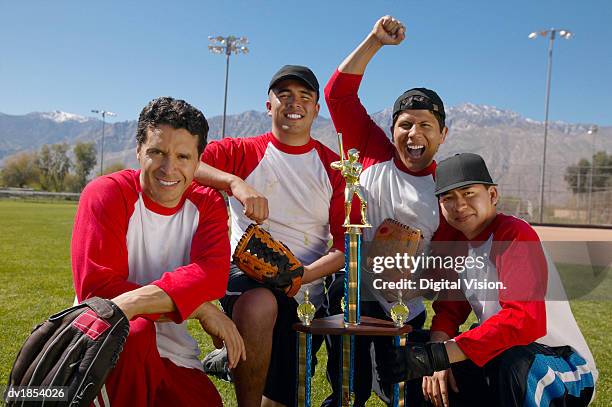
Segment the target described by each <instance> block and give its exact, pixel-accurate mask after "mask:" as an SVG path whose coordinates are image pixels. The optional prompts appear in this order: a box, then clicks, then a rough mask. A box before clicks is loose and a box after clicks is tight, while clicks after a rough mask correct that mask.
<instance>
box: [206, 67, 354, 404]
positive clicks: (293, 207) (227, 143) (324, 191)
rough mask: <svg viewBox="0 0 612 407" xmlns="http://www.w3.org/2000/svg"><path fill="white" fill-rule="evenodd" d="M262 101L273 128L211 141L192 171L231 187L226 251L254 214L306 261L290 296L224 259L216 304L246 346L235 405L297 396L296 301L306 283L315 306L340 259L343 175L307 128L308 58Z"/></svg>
mask: <svg viewBox="0 0 612 407" xmlns="http://www.w3.org/2000/svg"><path fill="white" fill-rule="evenodd" d="M266 110H267V112H268V115H269V116H270V117H271V121H272V129H271V131H270V132H267V133H264V134H261V135H258V136H254V137H245V138H229V137H226V138H224V139H222V140H219V141H213V142H211V143H209V144H208V146H207V147H206V149H205V151H204V153H203V154H202V157H201V161H202V162H201V163H200V168H199V169H198V171H197V172H196V180H197V181H198V182H201V183H203V184H205V185H208V186H213V187H215V188H217V189H220V190H225V191H229V192H231V194H229V195H230V197H229V207H230V212H231V222H232V224H231V239H230V240H231V245H232V251H233V250H235V247H236V245H237V244H238V241H239V240H240V238H241V236H242V235H243V234H244V232H245V230H246V229H247V227H248V226H249V225H250V224H251V223H252V221H253V220H254V221H256V222H258V223H263V227H264V228H265V229H266V230H267V231H268V232H270V234H271V235H272V236H273V237H274V238H275V239H277V240H280V241H281V242H283V243H284V244H286V245H287V247H288V248H289V249H290V250H291V251H292V252H293V253H294V254H295V256H296V257H297V258H298V259H299V260H300V262H301V263H302V264H303V265H304V275H303V277H302V287H301V290H300V291H299V292H298V293H297V294H296V296H295V297H294V298H289V297H287V296H286V295H285V294H284V293H282V292H280V291H276V290H271V289H269V288H268V287H267V286H264V285H262V284H260V283H257V282H255V281H254V280H251V279H250V278H248V277H247V276H246V275H245V274H244V273H242V271H240V270H239V269H238V268H237V267H235V266H234V265H232V267H231V268H230V273H229V282H228V286H227V292H226V295H225V297H223V298H222V299H221V305H222V306H223V310H224V311H225V312H226V313H227V314H228V315H229V316H230V317H231V318H232V320H233V321H234V323H235V324H236V327H237V328H238V330H239V332H240V334H241V335H242V338H243V339H244V344H245V347H246V354H247V358H246V361H241V362H240V363H238V365H237V367H236V368H235V369H233V371H232V379H233V380H234V385H235V390H236V399H237V402H238V405H240V406H260V405H266V406H268V405H279V404H280V405H293V403H294V401H295V389H296V387H295V383H296V379H295V373H296V370H297V369H296V367H295V362H296V354H295V345H296V339H295V331H293V329H292V328H291V326H292V324H293V323H295V322H298V320H297V312H296V310H297V304H298V303H300V302H302V301H303V296H304V291H305V290H308V291H309V294H310V301H311V302H312V303H313V304H314V305H315V306H316V307H317V308H318V307H320V306H321V304H322V303H323V299H324V287H323V278H324V277H325V276H326V275H329V274H332V273H334V272H336V271H338V270H339V269H340V268H341V267H342V266H343V264H344V253H343V252H344V234H343V232H344V230H343V228H342V223H343V222H344V179H343V178H342V175H341V174H340V172H339V171H333V170H331V168H330V164H331V163H332V162H334V161H337V160H339V156H338V155H337V154H336V153H334V152H333V151H332V150H330V149H329V148H327V147H325V146H324V145H323V144H321V143H320V142H319V141H317V140H315V139H313V138H312V137H311V136H310V130H311V127H312V124H313V121H314V120H315V118H316V117H317V115H318V113H319V82H318V81H317V78H316V76H315V74H314V73H313V72H312V71H311V70H310V69H308V68H307V67H305V66H299V65H285V66H283V67H282V68H280V69H279V70H278V72H276V73H275V74H274V75H273V76H272V80H271V81H270V83H269V86H268V99H267V100H266ZM213 167H214V168H213ZM247 182H248V185H247V184H246V183H247ZM258 191H261V193H260V192H258ZM262 194H263V195H262ZM306 203H307V204H306ZM330 234H331V236H332V247H331V248H328V241H329V236H330ZM224 357H225V356H224V353H223V352H221V353H218V354H217V353H215V354H211V355H209V356H207V358H206V359H205V363H204V365H205V370H206V371H207V372H208V373H211V374H216V373H218V366H224V365H225V361H224ZM262 396H263V397H262ZM262 400H263V404H262Z"/></svg>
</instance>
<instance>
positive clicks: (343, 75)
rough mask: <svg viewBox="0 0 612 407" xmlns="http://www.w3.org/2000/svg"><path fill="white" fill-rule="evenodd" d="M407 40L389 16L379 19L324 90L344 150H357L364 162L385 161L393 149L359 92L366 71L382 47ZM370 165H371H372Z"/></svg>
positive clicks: (396, 21) (399, 25) (400, 27)
mask: <svg viewBox="0 0 612 407" xmlns="http://www.w3.org/2000/svg"><path fill="white" fill-rule="evenodd" d="M403 39H404V26H403V25H402V24H401V23H400V22H399V21H398V20H396V19H394V18H393V17H390V16H385V17H382V18H380V19H379V20H378V21H377V22H376V24H375V25H374V28H372V30H371V32H370V33H369V34H368V35H367V36H366V38H365V39H364V40H363V41H362V42H361V44H359V46H357V48H355V49H354V50H353V51H352V52H351V53H350V54H349V56H348V57H346V59H345V60H344V61H343V62H342V63H341V64H340V66H339V67H338V69H337V70H336V72H334V74H333V75H332V77H331V78H330V79H329V81H328V83H327V86H326V87H325V101H326V102H327V106H328V108H329V113H330V115H331V117H332V120H333V122H334V126H335V127H336V131H338V132H340V133H342V136H343V139H344V148H345V150H349V149H351V148H356V149H358V150H359V151H360V153H361V154H362V155H361V157H362V160H365V161H364V162H366V161H370V160H373V161H374V162H380V161H386V160H387V159H388V158H389V156H390V155H391V154H392V152H393V150H394V147H393V144H392V143H391V141H390V140H389V139H388V138H387V136H386V134H385V132H384V131H383V129H381V128H380V127H379V126H378V125H377V124H376V123H375V122H374V121H373V120H372V118H371V117H370V116H369V115H368V112H367V111H366V109H365V107H364V106H363V105H362V103H361V101H360V100H359V97H358V95H357V92H358V90H359V86H360V84H361V80H362V78H363V73H364V71H365V68H366V66H367V64H368V62H370V60H371V59H372V57H373V56H374V55H375V54H376V52H378V50H379V49H380V48H381V47H382V46H383V45H397V44H400V43H401V42H402V41H403ZM370 162H371V161H370Z"/></svg>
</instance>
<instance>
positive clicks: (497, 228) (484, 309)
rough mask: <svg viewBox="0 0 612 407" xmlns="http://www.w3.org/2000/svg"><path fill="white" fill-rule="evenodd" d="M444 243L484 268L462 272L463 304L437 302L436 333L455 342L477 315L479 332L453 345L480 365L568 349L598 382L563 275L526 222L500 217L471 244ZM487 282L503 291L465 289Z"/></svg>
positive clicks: (456, 236) (455, 238)
mask: <svg viewBox="0 0 612 407" xmlns="http://www.w3.org/2000/svg"><path fill="white" fill-rule="evenodd" d="M444 240H446V241H455V242H456V243H453V245H452V246H453V247H455V248H457V249H458V250H460V251H461V252H462V253H461V254H462V255H465V256H469V257H471V258H473V259H476V258H477V257H480V258H481V259H484V262H483V263H484V267H466V268H465V270H464V271H462V272H461V280H462V282H463V283H462V284H461V291H462V294H463V295H462V296H461V298H459V297H457V298H455V297H453V299H454V301H442V300H438V301H436V302H434V304H433V308H434V310H435V312H436V314H435V316H434V318H433V321H432V326H431V330H432V331H443V332H445V333H447V334H448V335H449V336H450V337H451V338H452V337H455V335H456V333H457V330H458V328H459V326H460V325H461V324H463V323H464V322H465V320H466V319H467V317H468V315H469V314H470V312H471V311H474V314H476V317H477V318H478V321H479V323H480V326H479V327H477V328H474V329H471V330H469V331H466V332H464V333H462V334H460V335H458V336H456V337H455V341H456V342H457V345H459V347H460V348H461V350H462V351H463V352H464V353H465V354H466V355H467V356H468V357H469V358H470V359H471V360H472V361H473V362H474V363H476V364H477V365H479V366H483V365H484V364H486V363H487V362H488V361H489V360H491V359H492V358H494V357H495V356H497V355H499V354H500V353H502V352H503V351H505V350H507V349H509V348H511V347H513V346H517V345H527V344H529V343H531V342H538V343H541V344H543V345H548V346H565V345H569V346H571V347H572V348H573V349H574V350H575V351H576V352H578V353H579V354H580V356H582V357H583V358H584V359H585V360H586V361H587V366H588V367H589V370H590V371H591V372H593V377H594V378H595V380H597V370H596V368H595V361H594V359H593V355H592V354H591V351H590V350H589V347H588V345H587V343H586V341H585V339H584V337H583V336H582V333H581V332H580V328H578V325H577V324H576V320H575V319H574V315H573V314H572V310H571V309H570V306H569V303H568V301H567V297H566V296H565V291H564V289H563V285H562V283H561V279H560V277H559V273H558V272H557V269H556V267H555V265H554V263H553V262H552V261H551V260H550V259H549V258H548V257H547V256H546V254H545V251H544V248H543V247H542V244H541V242H540V238H539V237H538V235H537V233H536V232H535V230H533V228H532V227H531V226H529V224H528V223H527V222H525V221H523V220H521V219H518V218H515V217H513V216H508V215H504V214H501V213H500V214H497V216H496V217H495V219H494V220H493V221H492V222H491V224H490V225H488V226H487V228H486V229H485V230H483V231H482V232H481V233H480V234H479V235H478V236H476V237H475V238H474V239H472V240H467V239H466V238H465V236H464V235H463V234H462V233H460V232H458V231H456V232H455V234H454V235H452V236H451V235H447V236H445V237H444ZM485 280H486V281H487V282H489V283H497V282H500V283H502V284H503V286H504V287H503V288H499V289H494V288H480V289H479V288H475V287H473V286H472V287H469V286H468V284H467V282H468V281H480V282H484V281H485ZM457 299H459V300H457Z"/></svg>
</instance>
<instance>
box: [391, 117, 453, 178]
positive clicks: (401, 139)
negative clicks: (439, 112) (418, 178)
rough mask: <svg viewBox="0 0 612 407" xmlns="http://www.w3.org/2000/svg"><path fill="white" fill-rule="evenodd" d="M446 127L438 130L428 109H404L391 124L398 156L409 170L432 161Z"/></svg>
mask: <svg viewBox="0 0 612 407" xmlns="http://www.w3.org/2000/svg"><path fill="white" fill-rule="evenodd" d="M447 133H448V128H447V127H444V129H442V130H440V124H439V123H438V120H437V119H436V116H434V114H433V113H432V112H430V111H429V110H412V109H410V110H404V111H402V112H401V113H400V114H399V116H398V117H397V120H396V121H395V125H394V126H393V144H394V145H395V149H396V151H397V155H398V158H399V159H400V160H401V161H402V162H403V163H404V165H405V166H406V167H407V168H408V169H409V170H410V171H415V172H416V171H421V170H423V169H424V168H426V167H427V166H428V165H429V164H431V162H432V161H433V157H434V155H435V154H436V153H437V152H438V148H439V147H440V144H442V143H444V140H445V139H446V134H447Z"/></svg>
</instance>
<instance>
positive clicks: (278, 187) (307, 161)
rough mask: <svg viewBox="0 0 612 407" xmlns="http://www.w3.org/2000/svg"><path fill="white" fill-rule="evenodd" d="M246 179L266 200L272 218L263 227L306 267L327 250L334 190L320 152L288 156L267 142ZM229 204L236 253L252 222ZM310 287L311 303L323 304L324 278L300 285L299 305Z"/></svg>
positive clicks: (240, 208)
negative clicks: (260, 157) (261, 156)
mask: <svg viewBox="0 0 612 407" xmlns="http://www.w3.org/2000/svg"><path fill="white" fill-rule="evenodd" d="M245 181H246V182H247V183H248V184H249V185H251V186H252V187H253V188H255V189H256V190H257V191H259V192H260V193H262V194H263V195H264V196H265V197H266V198H268V208H269V210H270V217H269V218H268V220H267V221H266V222H265V223H264V225H263V228H264V229H266V230H267V231H268V232H270V234H271V235H272V236H273V237H274V238H275V239H278V240H280V241H282V242H283V243H284V244H286V245H287V247H289V249H290V250H291V251H292V252H293V253H294V254H295V256H296V257H297V258H298V259H299V260H300V261H301V262H302V263H303V264H305V265H308V264H310V263H312V262H313V261H315V260H318V259H319V258H320V257H321V256H323V255H324V254H325V253H326V252H327V250H328V245H327V244H328V241H329V240H330V239H331V234H330V231H329V209H330V201H331V198H332V194H333V188H332V185H331V182H330V180H329V176H328V174H327V171H326V169H325V167H324V166H323V163H322V162H321V159H320V158H319V154H318V153H317V150H316V149H312V150H310V151H308V152H306V153H304V154H288V153H285V152H283V151H280V150H279V149H278V148H276V147H275V146H274V145H273V144H272V143H268V146H267V148H266V152H265V154H264V156H263V158H262V159H261V161H260V162H259V164H258V165H257V167H255V169H254V170H253V171H252V172H251V173H250V174H249V176H248V177H247V178H246V179H245ZM229 202H230V213H231V246H232V252H233V251H234V250H235V248H236V245H237V244H238V241H239V240H240V237H241V236H242V235H243V233H244V231H245V230H246V228H247V227H248V226H249V225H250V224H251V223H252V221H251V220H250V219H249V218H247V217H246V216H245V215H244V213H243V209H244V208H243V206H242V204H241V203H240V202H239V201H238V200H237V199H235V198H234V197H230V200H229ZM307 287H310V295H311V301H312V302H313V304H315V306H319V305H320V302H321V301H322V296H323V284H322V279H320V280H319V281H317V282H313V283H311V284H308V285H304V286H302V288H301V289H300V292H299V293H298V295H296V297H295V299H296V301H298V302H300V301H301V300H302V298H303V292H304V290H305V288H307Z"/></svg>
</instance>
